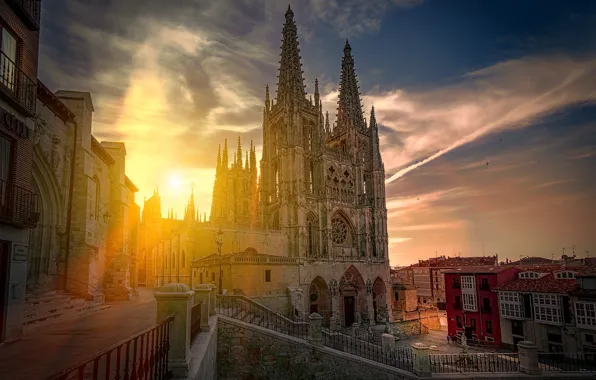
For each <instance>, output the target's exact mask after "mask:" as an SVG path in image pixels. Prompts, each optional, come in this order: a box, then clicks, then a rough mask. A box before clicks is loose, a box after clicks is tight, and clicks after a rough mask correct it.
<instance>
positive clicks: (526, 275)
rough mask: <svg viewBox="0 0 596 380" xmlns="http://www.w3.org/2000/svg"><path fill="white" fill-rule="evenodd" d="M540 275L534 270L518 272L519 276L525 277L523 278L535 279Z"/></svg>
mask: <svg viewBox="0 0 596 380" xmlns="http://www.w3.org/2000/svg"><path fill="white" fill-rule="evenodd" d="M540 277H541V276H540V275H539V274H538V273H536V272H522V273H520V274H519V278H525V279H536V278H540Z"/></svg>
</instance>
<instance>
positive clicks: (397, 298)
mask: <svg viewBox="0 0 596 380" xmlns="http://www.w3.org/2000/svg"><path fill="white" fill-rule="evenodd" d="M397 301H399V292H395V302H397Z"/></svg>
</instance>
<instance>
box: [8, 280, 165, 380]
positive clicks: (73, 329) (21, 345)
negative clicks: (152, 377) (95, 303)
mask: <svg viewBox="0 0 596 380" xmlns="http://www.w3.org/2000/svg"><path fill="white" fill-rule="evenodd" d="M139 291H140V293H139V296H137V297H136V298H135V300H133V301H130V302H114V303H110V305H113V307H111V308H109V309H105V310H101V311H98V312H96V313H93V314H87V315H82V316H80V317H77V318H73V319H69V320H66V321H62V322H59V323H56V324H53V325H49V326H45V327H40V328H39V329H36V330H32V331H30V332H29V333H28V334H27V335H26V336H25V337H24V339H23V340H20V341H17V342H12V343H7V344H5V345H4V346H1V347H0V379H2V380H4V379H6V380H21V379H23V380H25V379H26V380H44V379H45V378H47V377H48V376H49V375H51V374H52V373H55V372H57V371H60V370H61V369H64V368H67V367H69V366H72V365H75V364H77V363H78V362H81V361H83V360H86V359H90V358H91V357H92V356H93V354H94V353H96V352H98V351H100V350H102V349H104V348H106V347H108V346H110V345H112V344H114V343H117V342H119V341H120V340H123V339H125V338H127V337H129V336H131V335H133V334H135V333H137V332H139V331H141V330H144V329H146V328H149V327H151V326H153V325H154V324H155V322H156V321H155V316H156V312H157V311H156V310H157V309H156V302H155V298H153V292H154V290H153V289H145V288H141V289H139Z"/></svg>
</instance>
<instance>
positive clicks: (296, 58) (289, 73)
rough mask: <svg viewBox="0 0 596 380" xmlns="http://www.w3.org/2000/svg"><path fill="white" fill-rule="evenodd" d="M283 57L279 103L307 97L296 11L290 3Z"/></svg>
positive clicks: (282, 51)
mask: <svg viewBox="0 0 596 380" xmlns="http://www.w3.org/2000/svg"><path fill="white" fill-rule="evenodd" d="M282 36H283V39H282V44H281V59H280V66H279V75H278V82H277V103H280V102H281V103H284V102H286V101H287V102H296V101H301V100H302V99H304V98H305V95H306V94H305V92H304V77H303V76H302V62H301V59H300V49H299V48H298V31H297V28H296V23H295V22H294V12H292V9H291V8H290V6H289V5H288V10H287V11H286V22H285V23H284V27H283V31H282Z"/></svg>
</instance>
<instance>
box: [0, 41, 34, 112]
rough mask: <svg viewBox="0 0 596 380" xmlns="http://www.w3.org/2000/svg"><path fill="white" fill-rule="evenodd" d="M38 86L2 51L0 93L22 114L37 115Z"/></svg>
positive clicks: (0, 55)
mask: <svg viewBox="0 0 596 380" xmlns="http://www.w3.org/2000/svg"><path fill="white" fill-rule="evenodd" d="M36 92H37V84H36V82H35V81H33V80H32V79H31V78H29V77H28V76H27V75H25V73H24V72H23V71H22V70H21V69H20V68H19V67H18V66H17V65H16V64H15V63H14V62H13V61H12V60H11V59H10V58H8V56H7V55H6V54H4V52H2V51H0V93H2V94H4V96H5V97H6V98H7V99H8V101H10V102H11V103H12V104H13V105H14V106H15V107H16V108H18V109H19V110H20V111H21V112H23V113H25V114H27V116H29V117H32V116H34V115H35V98H36Z"/></svg>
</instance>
